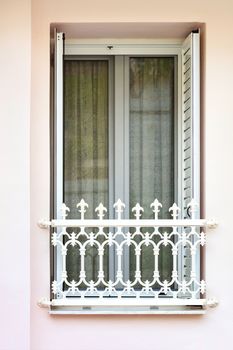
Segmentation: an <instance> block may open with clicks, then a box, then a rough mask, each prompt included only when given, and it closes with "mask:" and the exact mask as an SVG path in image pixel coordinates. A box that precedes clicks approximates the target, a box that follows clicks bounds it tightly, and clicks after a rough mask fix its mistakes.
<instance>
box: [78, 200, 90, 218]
mask: <svg viewBox="0 0 233 350" xmlns="http://www.w3.org/2000/svg"><path fill="white" fill-rule="evenodd" d="M77 208H80V209H79V212H80V213H81V220H84V214H85V213H86V209H85V208H88V204H87V203H86V202H85V200H84V199H81V201H80V202H79V203H78V204H77Z"/></svg>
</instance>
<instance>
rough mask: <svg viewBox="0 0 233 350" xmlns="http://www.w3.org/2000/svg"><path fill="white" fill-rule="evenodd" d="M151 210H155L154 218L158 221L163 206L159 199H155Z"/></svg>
mask: <svg viewBox="0 0 233 350" xmlns="http://www.w3.org/2000/svg"><path fill="white" fill-rule="evenodd" d="M150 207H151V208H154V209H153V212H154V214H155V216H154V218H155V220H158V214H159V212H160V210H159V208H162V204H161V203H160V202H159V201H158V199H155V200H154V202H153V203H151V205H150Z"/></svg>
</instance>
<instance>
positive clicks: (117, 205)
mask: <svg viewBox="0 0 233 350" xmlns="http://www.w3.org/2000/svg"><path fill="white" fill-rule="evenodd" d="M113 208H116V213H117V219H118V220H120V219H121V213H123V208H125V204H124V203H123V202H122V201H121V200H120V199H118V201H117V202H116V203H115V204H114V205H113Z"/></svg>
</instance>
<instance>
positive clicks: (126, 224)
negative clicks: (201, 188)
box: [40, 199, 216, 306]
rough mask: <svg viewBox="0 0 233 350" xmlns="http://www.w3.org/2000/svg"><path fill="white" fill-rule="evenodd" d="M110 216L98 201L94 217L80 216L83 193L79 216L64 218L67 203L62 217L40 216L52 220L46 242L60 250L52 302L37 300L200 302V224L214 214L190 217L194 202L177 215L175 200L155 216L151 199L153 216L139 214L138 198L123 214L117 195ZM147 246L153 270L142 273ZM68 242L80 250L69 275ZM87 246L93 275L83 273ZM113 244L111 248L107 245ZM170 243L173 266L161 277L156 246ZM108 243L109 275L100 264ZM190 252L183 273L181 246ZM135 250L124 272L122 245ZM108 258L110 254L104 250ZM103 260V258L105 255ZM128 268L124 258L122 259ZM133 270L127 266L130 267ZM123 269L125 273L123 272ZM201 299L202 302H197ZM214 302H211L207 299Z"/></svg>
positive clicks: (157, 207) (202, 288)
mask: <svg viewBox="0 0 233 350" xmlns="http://www.w3.org/2000/svg"><path fill="white" fill-rule="evenodd" d="M113 207H114V210H115V217H116V218H115V219H105V218H104V216H105V215H106V212H107V208H105V207H104V205H103V204H102V203H100V204H99V206H98V207H97V208H96V209H95V212H96V215H97V219H85V213H86V211H87V210H88V204H87V203H86V202H85V201H84V200H83V199H82V200H81V201H80V202H79V203H78V204H77V209H78V211H79V213H80V216H81V217H80V219H77V220H74V219H68V218H67V216H68V212H69V211H70V209H69V208H68V207H67V206H66V205H65V204H63V205H62V208H61V219H59V220H52V221H51V222H44V221H43V222H41V223H40V225H41V226H42V227H46V226H47V227H48V226H52V227H54V232H53V233H52V236H51V242H52V245H53V246H54V249H55V251H56V256H57V260H59V256H60V265H61V267H60V268H58V269H57V271H56V274H55V276H56V278H55V280H54V281H53V282H52V286H51V288H52V293H53V296H54V298H53V299H52V301H51V302H48V301H47V302H46V300H42V301H41V305H43V306H45V305H46V303H47V304H49V305H74V304H75V305H90V304H92V305H108V304H111V305H119V304H120V305H144V304H150V305H163V304H164V300H166V305H185V304H187V300H188V305H199V304H201V305H203V304H204V300H206V299H204V298H205V293H206V283H205V281H204V280H200V272H199V271H198V269H199V268H198V266H199V265H198V262H199V260H200V247H203V246H204V245H205V243H206V233H205V232H204V231H205V228H206V227H210V228H214V227H215V226H216V222H215V221H214V220H212V221H207V220H205V219H195V213H196V211H197V208H198V205H197V203H195V201H194V200H192V201H191V202H190V203H189V214H190V219H179V213H180V208H179V207H178V206H177V205H176V204H175V203H174V204H173V206H172V207H171V208H170V209H169V212H170V213H171V219H159V212H160V208H161V207H162V204H161V203H160V202H159V201H158V200H157V199H155V201H154V202H153V203H151V205H150V208H151V210H152V211H153V216H154V218H153V219H148V220H147V219H142V218H141V216H142V213H143V211H144V210H143V208H142V207H141V206H140V204H139V203H137V204H136V205H135V207H134V208H132V212H133V215H134V217H135V218H134V219H124V218H123V215H124V210H125V204H124V203H123V202H122V201H121V200H120V199H119V200H118V201H117V202H116V203H115V204H114V206H113ZM149 246H150V247H151V248H152V251H153V253H152V257H153V258H152V261H153V266H152V267H151V270H152V271H153V274H152V277H151V279H150V280H149V279H146V280H145V279H143V278H142V276H143V268H142V264H141V260H142V251H143V247H149ZM70 247H72V249H75V250H76V251H77V253H78V255H79V259H77V264H78V265H79V267H78V269H79V276H78V278H77V280H74V279H72V280H70V279H69V276H68V273H67V253H68V249H69V248H70ZM88 247H95V249H96V251H97V252H98V259H97V260H98V263H97V266H98V268H97V270H98V271H97V278H96V279H95V280H93V279H89V278H87V271H86V262H85V259H86V258H87V250H88ZM111 247H112V248H111ZM163 247H169V249H170V254H171V260H172V268H171V271H170V278H169V279H163V278H162V277H161V276H162V273H161V271H160V268H159V259H160V252H161V250H162V249H163ZM110 248H111V249H112V252H113V255H114V261H115V270H114V273H113V278H110V277H109V275H108V274H106V273H105V270H104V259H105V258H106V255H107V254H109V249H110ZM187 249H188V250H189V252H190V269H189V274H186V275H185V274H184V271H183V265H184V259H185V254H186V253H185V252H186V251H187ZM129 250H130V254H133V255H134V258H135V269H134V273H133V275H134V276H133V278H132V273H131V274H130V276H131V279H129V273H127V274H126V273H125V271H124V269H125V264H124V251H128V256H129ZM107 259H109V255H108V256H107ZM105 261H106V259H105ZM127 266H128V267H127V269H129V264H128V265H127ZM131 272H132V271H131ZM126 275H127V277H128V279H126V278H125V276H126ZM201 300H202V302H201ZM212 304H214V302H212Z"/></svg>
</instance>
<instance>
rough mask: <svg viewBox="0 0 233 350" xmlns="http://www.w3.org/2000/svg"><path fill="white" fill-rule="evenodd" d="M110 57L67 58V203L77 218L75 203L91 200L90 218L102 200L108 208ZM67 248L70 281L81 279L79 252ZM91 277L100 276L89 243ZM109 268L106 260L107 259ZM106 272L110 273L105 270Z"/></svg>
mask: <svg viewBox="0 0 233 350" xmlns="http://www.w3.org/2000/svg"><path fill="white" fill-rule="evenodd" d="M108 167H109V164H108V61H107V60H66V61H65V62H64V194H63V196H64V202H65V203H66V205H67V206H68V207H69V208H70V213H69V218H78V215H79V213H78V210H77V209H76V205H77V203H78V202H79V201H80V200H81V198H83V199H84V200H85V201H86V202H87V203H88V205H89V207H88V210H87V212H86V214H85V217H86V218H94V217H96V213H95V208H96V207H97V205H98V204H99V203H100V202H102V203H103V204H104V205H105V206H106V207H107V208H108V187H109V179H108ZM77 250H78V249H77V247H75V248H72V247H69V250H68V255H67V271H68V279H69V280H72V279H74V280H77V279H78V276H79V271H80V262H79V261H80V257H79V255H78V252H77ZM86 255H87V258H86V262H88V263H87V264H86V272H87V279H88V280H91V279H93V280H96V278H97V271H98V254H97V253H96V248H95V247H89V246H87V252H86ZM105 269H108V264H107V263H106V264H105ZM105 275H107V273H106V270H105Z"/></svg>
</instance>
